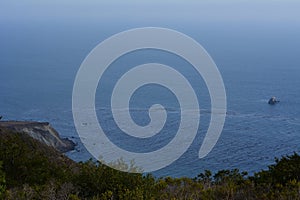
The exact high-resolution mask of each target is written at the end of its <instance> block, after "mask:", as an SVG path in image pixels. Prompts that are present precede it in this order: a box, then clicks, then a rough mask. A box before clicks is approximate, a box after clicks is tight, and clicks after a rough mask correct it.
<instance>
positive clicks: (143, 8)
mask: <svg viewBox="0 0 300 200" xmlns="http://www.w3.org/2000/svg"><path fill="white" fill-rule="evenodd" d="M299 10H300V1H296V0H260V1H259V0H253V1H248V0H239V1H237V0H228V1H223V0H210V1H208V0H206V1H201V0H198V1H196V0H187V1H183V0H165V1H159V0H152V1H141V0H140V1H138V0H126V1H123V0H89V1H84V0H61V1H59V0H43V1H42V0H27V1H19V0H1V2H0V21H1V22H2V23H3V22H7V23H9V22H16V21H17V22H26V21H39V20H45V21H59V20H60V21H79V22H80V21H81V22H89V21H90V22H93V21H96V22H97V21H98V22H101V23H113V22H119V23H136V22H137V23H146V25H147V24H153V25H155V24H160V23H180V22H182V23H188V22H202V21H204V22H229V23H232V22H267V23H278V22H284V23H298V24H299V22H300V12H299ZM298 26H299V25H298Z"/></svg>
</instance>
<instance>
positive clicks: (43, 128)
mask: <svg viewBox="0 0 300 200" xmlns="http://www.w3.org/2000/svg"><path fill="white" fill-rule="evenodd" d="M1 128H6V129H9V130H13V131H16V132H23V133H26V134H27V135H29V136H30V137H32V138H34V139H36V140H39V141H41V142H42V143H44V144H46V145H48V146H52V147H54V148H55V149H57V150H58V151H60V152H68V151H71V150H73V149H74V147H75V144H74V142H72V141H71V140H69V139H67V138H60V137H59V134H58V132H57V131H56V130H55V129H54V128H53V127H52V126H51V125H50V124H49V123H48V122H32V121H0V129H1Z"/></svg>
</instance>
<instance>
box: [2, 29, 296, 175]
mask: <svg viewBox="0 0 300 200" xmlns="http://www.w3.org/2000/svg"><path fill="white" fill-rule="evenodd" d="M21 28H22V27H20V29H21ZM27 31H28V32H27V34H24V35H22V36H19V37H20V39H19V40H17V41H16V40H12V38H13V37H15V36H16V35H17V34H16V33H15V32H14V31H12V29H11V28H10V27H9V26H8V29H7V30H6V31H4V32H1V33H0V34H1V36H2V37H1V44H2V45H3V46H5V47H6V48H2V49H1V54H0V68H1V69H0V70H1V73H0V80H1V84H0V91H1V92H0V115H3V116H4V119H6V120H38V121H49V122H50V123H51V124H52V125H53V127H54V128H56V129H57V130H58V131H59V133H60V134H61V135H62V137H69V138H71V139H73V140H74V141H75V142H76V143H78V146H77V147H76V150H75V151H72V152H69V153H68V154H67V155H68V156H70V157H71V158H72V159H75V160H86V159H88V158H89V157H90V155H89V154H88V153H87V151H86V150H85V148H84V147H83V145H82V144H81V143H80V140H79V137H78V134H77V132H76V130H75V127H74V122H73V118H72V110H71V105H72V104H71V101H72V99H71V98H72V96H71V95H72V86H73V82H74V78H75V75H76V71H77V70H78V68H79V66H80V64H81V62H82V60H83V59H84V57H85V56H86V55H87V53H88V52H89V51H90V50H91V48H93V47H94V46H95V45H96V44H97V42H99V40H100V41H101V40H102V39H104V38H105V36H103V35H102V36H101V37H100V38H99V37H98V36H97V35H96V34H95V35H91V38H92V39H91V40H87V39H86V38H83V37H82V36H81V34H79V33H77V34H75V35H70V36H69V37H67V38H66V37H65V36H64V37H63V36H62V35H61V34H57V35H55V34H53V33H51V32H50V33H47V36H48V39H47V40H43V39H41V38H35V37H33V35H32V34H30V33H31V32H30V31H32V32H33V31H34V29H32V30H31V29H29V30H27ZM211 31H212V30H211ZM270 31H271V30H270ZM267 33H268V32H267ZM83 34H84V33H83ZM187 34H189V35H191V36H192V37H194V38H195V39H197V40H198V41H199V42H200V43H201V44H202V45H204V47H205V48H206V49H207V51H208V52H209V53H210V54H211V56H212V58H213V59H214V60H215V62H216V64H217V65H218V67H219V70H220V72H221V74H222V76H223V79H224V83H225V87H226V92H227V101H228V111H227V117H226V122H225V126H224V129H223V132H222V135H221V137H220V139H219V141H218V143H217V145H216V146H215V147H214V149H213V150H212V151H211V152H210V153H209V155H208V156H207V157H205V158H203V159H198V157H197V156H198V151H199V148H200V145H201V143H202V140H203V137H204V135H205V133H206V131H207V127H208V123H209V119H210V114H211V113H210V100H209V95H208V92H207V89H206V87H205V84H204V83H203V81H202V79H201V78H199V77H198V76H196V75H195V73H194V71H193V69H192V68H189V67H190V66H188V64H187V63H185V61H183V60H180V58H178V57H174V56H172V55H167V54H166V53H165V52H150V54H149V52H135V53H133V54H129V55H127V58H124V59H123V60H122V59H120V60H119V61H118V62H116V63H114V65H115V66H114V67H115V68H114V67H112V68H111V70H110V71H108V72H107V77H106V78H104V79H103V80H102V81H103V83H105V84H106V87H105V88H104V89H101V88H99V89H98V90H97V97H96V110H97V115H98V118H99V119H101V120H100V121H101V125H102V126H103V127H104V129H105V130H106V131H108V132H109V134H111V136H110V138H111V139H112V140H113V141H114V142H115V143H116V144H118V145H120V146H122V145H123V147H124V148H129V149H130V150H132V151H151V150H153V149H157V148H160V147H162V146H163V145H165V144H167V142H168V141H170V140H171V139H172V137H174V133H175V132H176V129H177V127H178V120H179V119H180V110H179V108H178V102H176V99H174V96H172V94H171V93H168V91H167V90H166V89H165V88H161V87H157V86H150V85H149V86H146V87H144V88H141V89H140V90H139V91H137V93H136V94H135V95H134V97H133V100H132V102H131V115H132V118H133V119H134V120H135V121H136V122H137V123H138V124H140V125H146V124H147V123H148V122H149V117H148V108H149V106H150V105H152V104H153V103H161V104H163V105H164V106H165V108H166V109H167V111H168V114H169V115H168V121H167V124H166V126H165V127H164V130H163V131H162V133H161V135H160V136H159V137H155V138H152V139H150V140H147V141H146V140H145V141H142V142H141V141H138V140H136V139H133V140H132V141H130V142H131V143H130V144H131V145H129V147H128V146H127V147H126V144H124V143H123V141H124V138H125V137H126V136H125V135H123V136H121V135H118V133H119V132H120V130H119V129H118V127H116V126H115V124H114V122H113V119H112V115H111V110H110V108H109V106H108V104H107V102H109V101H108V100H109V97H110V89H111V87H112V86H113V84H114V82H115V81H116V80H117V78H118V77H119V76H120V75H121V74H122V73H123V71H126V70H128V69H129V68H130V66H134V65H136V64H140V63H143V62H150V61H161V62H163V63H165V64H168V65H170V66H173V67H174V68H176V69H177V70H179V71H181V73H183V74H184V75H185V76H186V77H187V78H188V79H189V80H190V81H191V84H192V85H193V87H194V88H195V91H196V94H197V97H198V98H199V99H200V101H199V105H200V113H201V121H200V127H199V130H198V134H197V136H196V139H195V140H194V142H193V144H192V145H191V147H190V148H189V149H188V150H187V152H186V153H185V154H184V155H183V156H182V157H180V159H178V160H177V161H176V162H174V163H173V164H172V165H170V166H168V167H166V168H164V169H161V170H159V171H156V172H155V174H156V175H158V176H166V175H171V176H190V177H193V176H196V175H197V174H198V173H200V172H202V171H203V170H204V169H210V170H213V171H216V170H220V169H232V168H239V169H241V170H247V171H249V172H250V173H253V172H255V171H258V170H261V169H266V168H267V165H269V164H272V163H273V162H274V157H280V156H282V155H286V154H291V153H293V152H294V151H296V152H299V151H300V144H299V143H300V79H299V75H300V61H299V59H298V55H299V41H300V40H299V35H300V34H298V36H296V35H293V37H294V39H287V37H288V35H285V36H282V35H280V34H281V33H278V35H277V37H275V39H274V37H273V38H268V34H265V35H261V36H260V35H254V36H253V35H252V36H249V35H248V36H247V37H248V39H249V38H250V39H249V40H245V39H244V37H246V36H245V34H247V33H246V31H245V32H242V34H236V35H234V34H233V33H231V32H226V31H225V32H224V33H223V34H222V35H217V34H216V32H214V34H209V32H207V33H206V34H203V35H198V34H197V31H195V30H194V31H190V32H187ZM232 34H233V35H232ZM243 34H244V35H243ZM221 36H222V37H221ZM297 37H298V40H297V39H295V38H297ZM74 41H77V42H76V43H74ZM274 43H276V44H277V45H280V46H281V47H282V49H284V50H278V49H277V50H275V48H274V46H275V45H274ZM149 55H151V56H149ZM160 59H161V60H160ZM120 64H122V65H124V66H125V67H123V68H122V70H119V69H118V66H119V65H120ZM271 96H277V97H278V98H279V99H280V103H279V104H277V105H274V106H270V105H268V104H267V101H268V99H269V98H270V97H271ZM102 102H104V103H102ZM105 102H106V103H105ZM83 112H84V111H83ZM120 112H122V111H120ZM194 112H196V113H198V111H194ZM186 131H187V132H188V131H189V128H188V127H186Z"/></svg>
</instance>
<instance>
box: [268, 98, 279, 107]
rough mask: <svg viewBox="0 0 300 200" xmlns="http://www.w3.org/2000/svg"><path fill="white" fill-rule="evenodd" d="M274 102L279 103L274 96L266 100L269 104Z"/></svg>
mask: <svg viewBox="0 0 300 200" xmlns="http://www.w3.org/2000/svg"><path fill="white" fill-rule="evenodd" d="M276 103H279V101H278V100H277V99H276V98H275V97H272V98H271V99H270V100H269V101H268V104H270V105H274V104H276Z"/></svg>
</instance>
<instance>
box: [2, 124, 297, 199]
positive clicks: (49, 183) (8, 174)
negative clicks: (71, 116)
mask: <svg viewBox="0 0 300 200" xmlns="http://www.w3.org/2000/svg"><path fill="white" fill-rule="evenodd" d="M0 166H1V167H0V199H18V200H19V199H21V200H22V199H74V200H75V199H128V200H132V199H133V200H134V199H295V200H297V199H300V168H299V166H300V156H299V155H298V154H297V153H295V154H293V155H291V156H285V157H283V158H281V159H277V160H275V164H274V165H271V166H269V169H268V170H266V171H260V172H258V173H256V174H255V175H254V176H247V173H246V172H239V170H238V169H233V170H222V171H219V172H217V173H216V174H212V173H211V172H210V171H208V170H206V171H205V172H203V173H200V174H199V175H198V177H196V178H194V179H191V178H171V177H165V178H154V177H153V176H151V175H150V174H148V175H141V174H129V173H124V172H120V171H116V170H114V169H111V168H109V167H106V166H105V165H102V164H101V163H97V162H96V163H95V162H92V161H91V160H90V161H88V162H86V163H76V162H74V161H72V160H70V159H69V158H67V157H66V156H64V155H63V154H61V153H60V152H59V151H57V150H56V149H54V148H53V147H51V146H48V145H46V144H44V143H41V142H40V141H38V140H36V139H33V138H32V137H30V136H28V135H27V134H24V133H18V132H15V131H12V130H9V129H5V128H1V129H0Z"/></svg>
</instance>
